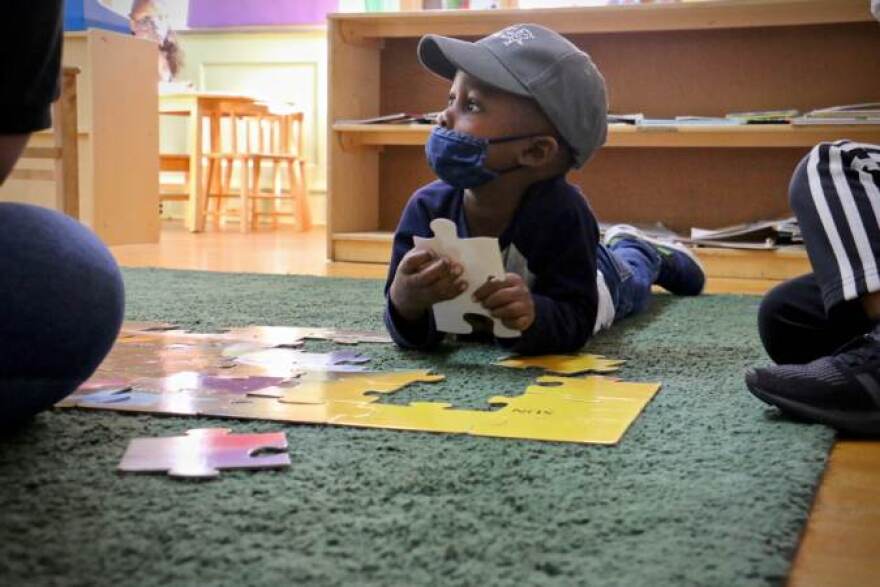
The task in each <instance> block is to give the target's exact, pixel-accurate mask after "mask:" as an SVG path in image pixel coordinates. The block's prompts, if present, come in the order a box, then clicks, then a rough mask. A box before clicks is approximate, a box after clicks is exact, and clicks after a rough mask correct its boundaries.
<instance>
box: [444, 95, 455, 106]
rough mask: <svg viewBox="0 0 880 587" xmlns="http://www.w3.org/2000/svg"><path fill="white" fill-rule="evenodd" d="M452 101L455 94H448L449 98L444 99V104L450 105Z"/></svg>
mask: <svg viewBox="0 0 880 587" xmlns="http://www.w3.org/2000/svg"><path fill="white" fill-rule="evenodd" d="M453 102H455V94H449V98H448V99H447V100H446V105H447V106H452V103H453Z"/></svg>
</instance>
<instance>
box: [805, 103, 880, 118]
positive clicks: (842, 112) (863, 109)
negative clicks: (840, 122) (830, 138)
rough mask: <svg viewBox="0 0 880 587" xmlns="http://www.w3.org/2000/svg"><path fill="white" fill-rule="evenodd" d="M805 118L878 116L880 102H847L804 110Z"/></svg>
mask: <svg viewBox="0 0 880 587" xmlns="http://www.w3.org/2000/svg"><path fill="white" fill-rule="evenodd" d="M804 116H805V117H807V118H865V119H870V118H873V119H878V118H880V102H865V103H863V104H847V105H845V106H829V107H828V108H817V109H816V110H810V111H809V112H805V113H804Z"/></svg>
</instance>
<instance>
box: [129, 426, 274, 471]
mask: <svg viewBox="0 0 880 587" xmlns="http://www.w3.org/2000/svg"><path fill="white" fill-rule="evenodd" d="M266 449H274V450H275V451H276V452H274V453H272V454H260V455H257V454H256V453H257V452H258V451H264V450H266ZM288 465H290V455H289V454H288V453H287V438H286V437H285V435H284V432H270V433H264V434H230V433H229V430H228V429H226V428H200V429H196V430H189V431H187V433H186V435H185V436H171V437H165V438H135V439H134V440H132V441H131V443H130V444H129V445H128V449H127V450H126V451H125V455H123V457H122V461H121V462H120V463H119V470H120V471H126V472H141V473H154V472H167V473H168V475H169V476H171V477H181V478H188V479H210V478H214V477H217V476H218V475H219V474H220V470H222V469H263V468H280V467H287V466H288Z"/></svg>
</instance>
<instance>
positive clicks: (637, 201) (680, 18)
mask: <svg viewBox="0 0 880 587" xmlns="http://www.w3.org/2000/svg"><path fill="white" fill-rule="evenodd" d="M868 6H869V3H868V2H865V1H863V0H710V1H706V2H699V3H658V4H639V5H624V6H603V7H585V8H559V9H546V10H543V9H542V10H495V11H485V12H480V11H442V12H431V11H425V12H412V13H402V14H395V15H386V14H381V15H374V14H359V15H349V14H338V15H333V16H331V17H330V19H329V43H330V108H329V120H330V121H331V122H330V129H329V136H330V137H331V140H330V152H329V161H330V176H329V185H328V231H327V246H328V255H329V256H330V257H331V258H332V259H334V260H340V261H365V262H387V261H388V255H389V251H390V242H391V233H392V232H393V230H394V228H395V226H396V225H397V222H398V219H399V216H400V212H401V210H402V209H403V206H404V205H405V203H406V200H407V199H408V198H409V196H410V195H411V194H412V192H413V191H414V190H415V189H416V188H418V187H419V186H420V185H423V184H425V183H427V182H429V181H431V180H432V179H433V177H432V174H431V171H430V169H429V168H428V166H427V164H426V162H425V158H424V151H423V149H422V148H421V147H422V145H424V143H425V140H426V138H427V135H428V133H429V132H430V126H428V125H393V124H386V125H358V124H350V123H343V122H338V123H334V122H333V121H345V120H357V119H363V118H369V117H373V116H377V115H380V114H389V113H393V112H430V111H436V110H438V109H440V108H442V106H443V103H444V102H445V97H446V94H447V91H448V83H447V82H446V81H445V80H442V79H439V78H437V77H435V76H433V75H431V74H430V73H428V72H427V71H424V70H423V69H422V68H421V66H420V65H419V64H418V60H417V58H416V45H417V43H418V39H419V38H420V37H421V36H422V35H424V34H427V33H437V34H443V35H450V36H458V37H461V38H465V39H469V40H474V39H476V38H479V37H481V36H484V35H487V34H489V33H491V32H494V31H496V30H498V29H500V28H503V27H504V26H508V25H511V24H515V23H519V22H533V23H537V24H541V25H544V26H548V27H550V28H553V29H555V30H557V31H559V32H561V33H563V34H565V35H566V36H567V37H568V38H569V39H570V40H572V42H574V43H575V44H577V45H578V46H580V47H582V48H583V49H584V50H586V51H587V52H588V53H590V55H591V56H592V57H593V59H594V61H595V62H596V64H597V65H598V67H599V69H600V70H601V71H602V72H603V74H604V75H605V78H606V80H607V83H608V90H609V102H610V108H611V110H612V111H614V112H621V113H625V112H642V113H644V114H645V115H646V116H648V117H652V118H673V117H675V116H676V115H700V116H723V115H725V114H726V113H729V112H743V111H750V110H770V109H783V108H784V109H788V108H794V109H797V110H800V111H808V110H812V109H815V108H820V107H825V106H829V105H834V104H853V103H859V102H867V101H875V100H877V99H880V82H878V81H877V80H880V25H878V23H877V22H876V21H875V20H874V19H873V17H872V16H871V14H870V12H869V8H868ZM842 138H847V139H851V140H857V141H861V142H868V143H880V126H821V127H793V126H787V125H779V126H776V125H772V126H771V125H748V126H699V127H678V128H677V129H670V128H665V127H664V128H650V129H645V128H636V127H632V126H627V125H614V126H613V127H612V128H611V129H610V132H609V136H608V142H607V144H606V145H605V147H604V148H603V149H602V150H601V151H599V153H598V154H597V155H596V156H595V157H594V158H593V159H592V160H591V161H590V162H589V163H588V164H587V165H586V166H585V167H584V168H583V169H581V170H577V171H574V172H572V173H571V174H570V175H569V179H570V181H572V182H573V183H576V184H578V185H580V186H581V188H582V189H583V191H584V193H585V194H586V195H587V197H588V198H589V200H590V204H591V206H592V208H593V210H594V211H595V213H596V215H597V217H598V218H599V219H600V220H602V221H603V222H645V223H650V222H656V221H661V222H663V223H664V224H666V225H667V226H668V227H670V228H672V229H673V230H677V231H680V232H686V231H688V230H689V229H690V227H692V226H700V227H704V228H715V227H719V226H724V225H729V224H735V223H740V222H747V221H754V220H759V219H767V218H774V217H781V216H787V215H789V214H790V212H789V208H788V194H787V187H788V182H789V179H790V177H791V173H792V171H793V170H794V167H795V165H796V164H797V162H798V161H799V160H800V159H801V158H802V157H803V156H804V155H805V154H806V153H807V152H808V151H809V149H810V148H811V147H812V146H813V145H815V144H817V143H819V142H821V141H826V140H837V139H842ZM699 254H700V255H701V257H702V258H703V259H704V261H706V265H707V269H708V271H709V273H710V275H712V276H722V275H723V276H725V277H732V278H743V279H747V278H758V279H764V278H766V279H783V278H786V277H790V276H791V275H794V274H798V273H802V272H805V271H807V270H809V264H808V263H807V261H806V256H805V255H804V254H803V252H793V251H784V252H783V251H776V252H767V251H749V252H744V251H713V250H709V249H700V251H699Z"/></svg>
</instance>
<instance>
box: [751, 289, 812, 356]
mask: <svg viewBox="0 0 880 587" xmlns="http://www.w3.org/2000/svg"><path fill="white" fill-rule="evenodd" d="M812 287H813V285H812V282H810V281H809V279H808V278H807V277H806V276H805V277H800V278H796V279H792V280H789V281H786V282H783V283H781V284H779V285H777V286H776V287H774V288H773V289H771V290H770V291H769V292H767V293H766V294H765V295H764V298H763V299H762V300H761V306H760V308H759V309H758V333H759V334H760V336H761V342H762V344H763V345H764V349H765V350H766V351H767V354H768V355H769V356H770V358H771V359H773V361H775V362H776V363H780V364H786V363H789V364H790V363H806V362H809V361H812V360H813V359H815V358H816V351H815V349H814V348H813V347H814V346H815V345H814V344H812V343H811V341H812V339H813V338H814V337H815V335H816V327H815V324H813V322H814V321H815V318H814V317H812V314H813V313H817V312H820V311H821V300H819V298H817V300H818V302H817V304H818V305H817V306H816V307H815V308H813V307H812V305H811V304H810V303H807V302H808V301H810V300H812V298H811V297H810V295H809V294H810V292H808V291H806V289H805V288H812ZM816 296H818V293H816Z"/></svg>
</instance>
